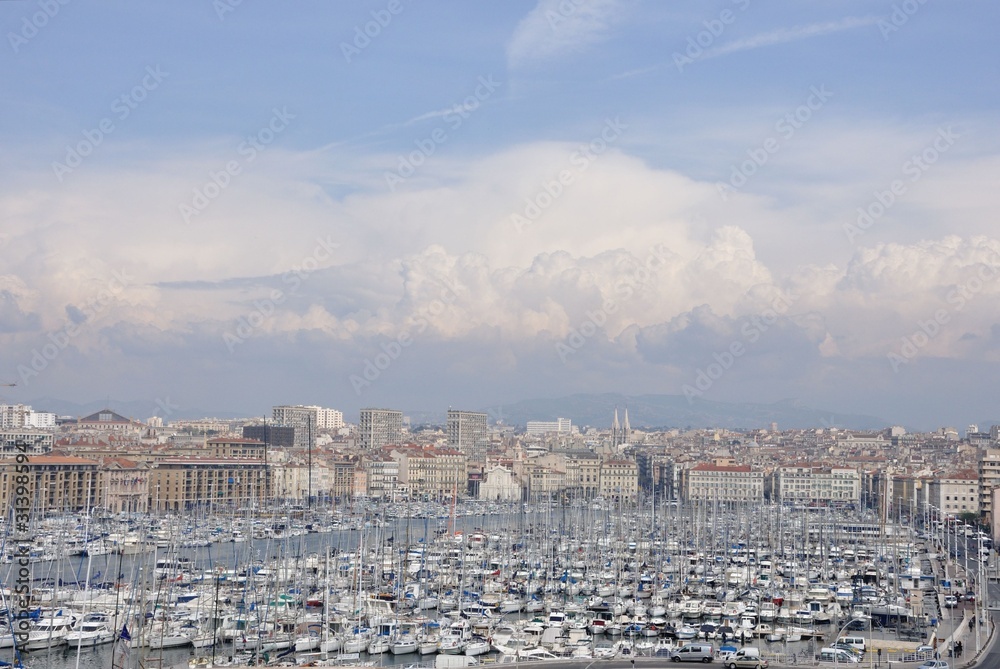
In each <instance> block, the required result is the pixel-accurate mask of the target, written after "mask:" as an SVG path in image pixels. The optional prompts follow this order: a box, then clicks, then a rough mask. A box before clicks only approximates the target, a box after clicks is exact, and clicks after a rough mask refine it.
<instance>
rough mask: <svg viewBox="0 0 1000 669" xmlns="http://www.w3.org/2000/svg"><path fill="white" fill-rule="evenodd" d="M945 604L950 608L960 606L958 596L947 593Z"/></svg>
mask: <svg viewBox="0 0 1000 669" xmlns="http://www.w3.org/2000/svg"><path fill="white" fill-rule="evenodd" d="M944 605H945V607H947V608H949V609H953V608H955V607H956V606H958V597H956V596H955V595H945V597H944Z"/></svg>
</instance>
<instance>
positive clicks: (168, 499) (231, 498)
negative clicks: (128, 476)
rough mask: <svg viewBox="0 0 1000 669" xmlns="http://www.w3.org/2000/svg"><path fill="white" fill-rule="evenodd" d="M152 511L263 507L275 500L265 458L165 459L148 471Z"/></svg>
mask: <svg viewBox="0 0 1000 669" xmlns="http://www.w3.org/2000/svg"><path fill="white" fill-rule="evenodd" d="M149 500H150V509H151V510H152V511H183V510H185V509H188V508H191V507H195V506H200V505H209V506H213V507H214V506H224V507H230V508H231V507H235V508H242V507H247V506H257V507H263V506H267V505H270V504H271V502H272V494H271V479H270V476H269V473H268V466H267V465H265V464H264V462H263V460H256V459H254V460H234V459H227V460H223V459H216V458H163V459H161V460H159V461H158V462H157V463H156V466H155V467H154V468H153V469H151V470H150V472H149Z"/></svg>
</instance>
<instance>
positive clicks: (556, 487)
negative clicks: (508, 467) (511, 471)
mask: <svg viewBox="0 0 1000 669" xmlns="http://www.w3.org/2000/svg"><path fill="white" fill-rule="evenodd" d="M521 472H522V473H521V476H522V477H523V480H524V488H525V495H526V496H527V498H528V499H529V500H543V499H552V498H553V497H554V496H555V495H557V494H559V493H561V492H563V491H564V490H565V488H566V473H565V472H563V471H561V470H559V469H556V468H554V467H546V466H544V465H542V464H540V463H536V462H527V463H524V465H523V467H522V468H521Z"/></svg>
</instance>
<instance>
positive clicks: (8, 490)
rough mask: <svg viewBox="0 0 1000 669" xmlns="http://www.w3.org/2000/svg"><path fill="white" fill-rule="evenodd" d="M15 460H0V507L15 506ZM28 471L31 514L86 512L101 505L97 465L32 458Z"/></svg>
mask: <svg viewBox="0 0 1000 669" xmlns="http://www.w3.org/2000/svg"><path fill="white" fill-rule="evenodd" d="M18 466H19V465H18V463H17V459H16V458H3V459H0V504H2V505H3V508H5V509H11V508H13V506H14V501H15V497H16V491H17V487H18V485H19V484H18V478H17V477H18V476H24V474H17V469H16V468H17V467H18ZM22 466H27V467H28V474H27V476H28V481H27V484H26V485H27V488H28V497H29V498H30V499H31V500H32V513H40V514H48V513H62V512H67V511H85V510H88V509H90V508H91V507H94V506H98V505H100V504H101V500H102V497H101V485H100V483H101V472H100V463H99V462H97V461H96V460H88V459H85V458H76V457H69V456H62V455H34V456H31V457H29V458H28V462H26V463H23V465H22Z"/></svg>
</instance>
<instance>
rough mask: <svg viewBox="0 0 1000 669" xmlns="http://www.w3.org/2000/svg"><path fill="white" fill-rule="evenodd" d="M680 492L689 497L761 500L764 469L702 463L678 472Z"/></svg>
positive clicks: (729, 500) (762, 496)
mask: <svg viewBox="0 0 1000 669" xmlns="http://www.w3.org/2000/svg"><path fill="white" fill-rule="evenodd" d="M681 494H682V495H683V496H684V499H685V500H688V501H697V500H704V501H710V502H712V501H719V502H763V501H764V472H761V471H754V470H753V469H752V468H751V467H750V466H749V465H715V464H708V463H702V464H700V465H697V466H695V467H692V468H691V469H686V470H684V471H683V472H682V473H681Z"/></svg>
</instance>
